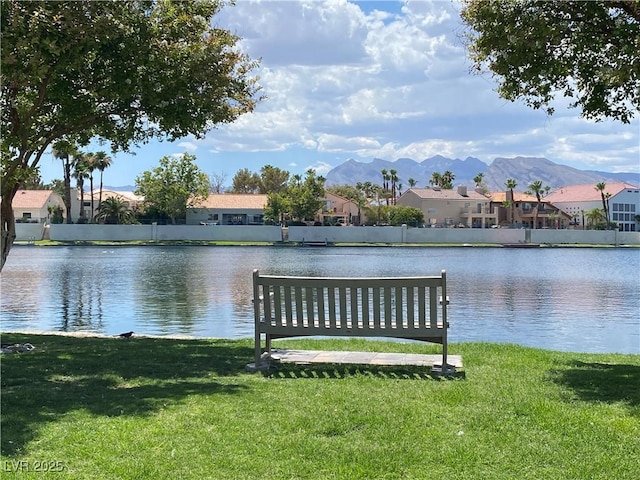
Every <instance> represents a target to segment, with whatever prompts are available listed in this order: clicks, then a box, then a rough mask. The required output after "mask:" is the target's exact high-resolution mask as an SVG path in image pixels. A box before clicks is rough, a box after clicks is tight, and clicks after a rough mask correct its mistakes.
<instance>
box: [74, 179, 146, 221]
mask: <svg viewBox="0 0 640 480" xmlns="http://www.w3.org/2000/svg"><path fill="white" fill-rule="evenodd" d="M92 196H93V208H94V210H93V212H92V211H91V197H92ZM111 197H115V198H117V199H118V200H121V201H122V202H124V204H125V205H126V206H127V208H129V209H133V208H136V207H137V206H138V205H140V204H142V202H143V201H144V197H142V196H140V195H136V194H135V193H133V192H132V191H129V190H111V189H105V188H103V189H102V201H103V202H104V201H105V200H106V199H107V198H111ZM99 207H100V189H94V190H93V193H92V192H84V203H83V210H84V217H85V218H86V219H87V220H91V219H92V218H93V217H95V215H96V214H97V213H98V208H99ZM79 218H80V190H78V189H76V190H75V193H74V194H73V195H71V220H72V221H73V222H74V223H76V222H77V221H78V219H79Z"/></svg>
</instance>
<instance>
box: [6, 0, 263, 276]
mask: <svg viewBox="0 0 640 480" xmlns="http://www.w3.org/2000/svg"><path fill="white" fill-rule="evenodd" d="M226 3H227V2H223V1H215V0H213V1H208V0H195V1H189V2H183V1H171V0H167V1H161V2H150V1H135V2H134V1H128V2H95V1H89V0H82V1H60V2H51V1H32V2H24V1H20V0H3V1H2V3H1V4H0V8H1V11H0V32H2V51H1V57H2V59H1V61H2V63H1V65H0V71H1V72H2V82H0V83H1V85H0V88H1V89H2V92H1V95H0V102H1V108H0V119H1V125H0V131H1V132H2V144H1V146H0V154H1V155H0V157H1V166H2V193H1V195H2V202H1V204H0V209H1V210H0V218H1V222H0V226H1V228H0V239H1V245H0V262H1V263H0V270H1V269H2V267H3V266H4V263H5V261H6V258H7V255H8V254H9V251H10V249H11V246H12V245H13V241H14V240H15V219H14V216H13V207H12V201H13V197H14V196H15V193H16V191H17V188H18V185H19V182H20V179H21V176H22V173H23V172H25V171H28V170H29V169H31V168H34V167H36V166H37V164H38V162H39V161H40V158H41V157H42V155H43V154H44V152H45V151H47V149H48V148H49V147H50V145H52V144H53V143H55V142H56V141H58V140H61V139H66V140H68V141H69V142H70V143H74V144H78V145H86V144H88V142H89V140H90V139H91V138H93V137H97V138H102V139H104V140H107V141H109V142H110V143H111V146H112V148H113V149H114V150H127V149H128V148H129V147H130V146H131V145H132V144H140V143H143V142H145V141H147V140H149V139H151V138H168V139H169V140H175V139H178V138H182V137H185V136H187V135H193V136H195V137H201V136H203V135H204V134H205V133H206V132H207V131H208V130H210V129H211V128H213V127H214V126H215V125H217V124H220V123H230V122H233V121H234V120H235V119H236V118H238V116H240V115H242V114H243V113H246V112H250V111H252V110H253V109H254V106H255V104H256V102H257V101H259V100H260V97H259V96H258V91H259V86H258V84H257V79H256V78H255V77H254V76H253V73H252V72H253V71H254V70H255V67H256V66H257V63H256V62H254V61H252V60H251V59H250V58H249V57H248V56H246V55H245V54H243V53H241V52H240V50H239V48H238V46H237V44H238V41H239V37H237V36H236V35H233V34H232V33H230V32H229V31H227V30H224V29H221V28H218V27H216V26H215V25H216V23H217V22H216V21H214V17H215V15H216V14H217V13H219V11H220V9H221V8H222V7H223V6H224V5H225V4H226Z"/></svg>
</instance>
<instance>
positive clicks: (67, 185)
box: [64, 155, 73, 223]
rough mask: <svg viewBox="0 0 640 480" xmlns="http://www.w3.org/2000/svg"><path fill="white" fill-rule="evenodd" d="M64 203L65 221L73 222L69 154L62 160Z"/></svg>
mask: <svg viewBox="0 0 640 480" xmlns="http://www.w3.org/2000/svg"><path fill="white" fill-rule="evenodd" d="M64 203H65V207H66V211H67V223H73V222H72V221H71V163H70V162H69V155H67V157H66V158H65V161H64Z"/></svg>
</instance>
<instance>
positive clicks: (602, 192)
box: [596, 182, 611, 227]
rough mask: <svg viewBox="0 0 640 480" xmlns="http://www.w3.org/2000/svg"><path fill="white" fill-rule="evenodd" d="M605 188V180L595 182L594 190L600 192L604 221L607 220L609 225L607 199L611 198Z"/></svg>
mask: <svg viewBox="0 0 640 480" xmlns="http://www.w3.org/2000/svg"><path fill="white" fill-rule="evenodd" d="M606 188H607V184H606V183H605V182H600V183H598V184H596V190H598V191H599V192H600V198H602V211H603V212H604V218H605V222H607V227H608V226H609V204H608V200H609V198H611V194H610V193H608V192H605V189H606Z"/></svg>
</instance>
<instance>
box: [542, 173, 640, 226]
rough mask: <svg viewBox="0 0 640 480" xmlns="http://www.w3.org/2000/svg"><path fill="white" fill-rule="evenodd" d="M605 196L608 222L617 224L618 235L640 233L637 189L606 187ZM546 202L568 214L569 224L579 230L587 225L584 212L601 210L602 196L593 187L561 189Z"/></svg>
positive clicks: (619, 184) (625, 185) (618, 184)
mask: <svg viewBox="0 0 640 480" xmlns="http://www.w3.org/2000/svg"><path fill="white" fill-rule="evenodd" d="M604 194H605V195H606V196H608V197H609V198H608V200H607V204H608V210H609V217H610V218H609V221H611V222H614V223H616V224H617V225H618V229H619V230H620V231H621V232H638V231H640V222H638V215H640V187H637V186H634V185H629V184H628V183H624V182H615V183H607V184H606V185H605V189H604ZM545 200H546V201H548V202H550V203H552V204H553V205H554V206H556V207H557V208H559V209H561V210H562V211H563V212H565V213H567V214H568V215H569V216H570V217H571V218H572V222H573V223H574V224H576V225H577V226H578V227H581V228H584V227H585V225H586V218H585V213H586V212H588V211H589V210H593V209H594V208H600V209H602V208H603V205H602V195H601V193H600V191H599V190H596V186H595V185H594V184H582V185H569V186H566V187H561V188H558V189H557V190H555V191H553V192H551V193H550V194H549V195H548V196H547V197H545Z"/></svg>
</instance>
